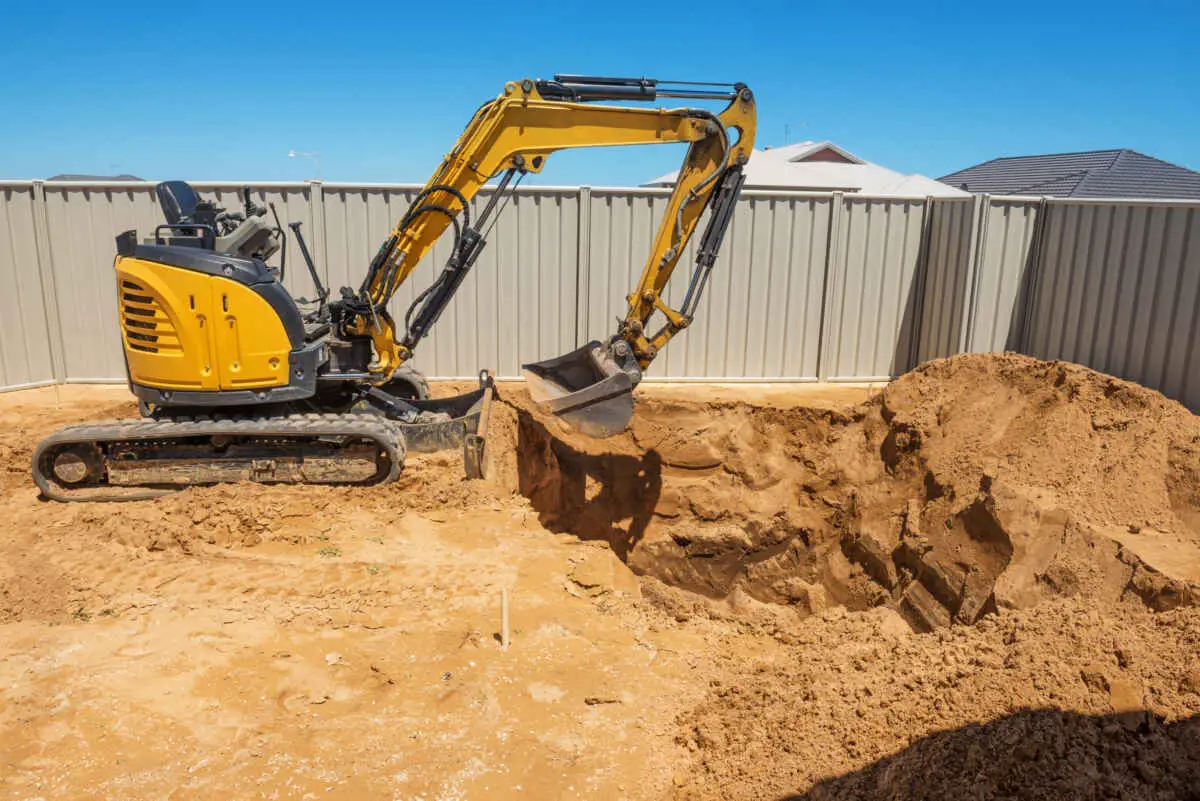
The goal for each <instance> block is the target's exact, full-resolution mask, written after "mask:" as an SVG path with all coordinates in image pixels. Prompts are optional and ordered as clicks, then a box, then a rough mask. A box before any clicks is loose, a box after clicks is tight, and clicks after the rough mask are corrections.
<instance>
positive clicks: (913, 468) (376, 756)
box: [0, 357, 1200, 799]
mask: <svg viewBox="0 0 1200 801" xmlns="http://www.w3.org/2000/svg"><path fill="white" fill-rule="evenodd" d="M952 362H954V363H953V364H950V365H949V366H945V365H946V363H940V364H941V365H942V366H937V365H935V366H934V367H933V368H931V369H929V370H925V371H923V372H919V373H918V374H914V375H913V376H909V377H906V378H905V379H902V380H901V381H899V382H897V383H896V384H893V385H892V386H891V387H888V389H887V390H886V391H883V390H881V388H880V387H877V386H876V387H867V386H834V387H828V386H824V387H822V386H815V385H786V386H781V385H775V386H772V387H769V388H761V387H747V386H741V385H733V386H719V387H712V386H696V385H655V384H645V385H643V386H642V387H641V388H639V409H638V416H637V417H636V418H635V423H634V426H633V427H632V429H631V431H630V433H629V434H628V435H624V436H623V437H620V438H617V439H614V440H610V441H606V442H605V443H600V444H598V443H595V442H586V441H582V440H579V439H578V438H573V437H572V436H570V435H569V434H567V433H566V432H563V431H560V430H558V429H557V428H556V424H555V423H554V422H553V421H547V420H544V419H541V418H540V417H539V416H538V415H536V413H534V412H532V411H531V409H530V408H529V405H528V403H527V400H526V399H525V398H523V393H522V392H521V390H520V387H519V385H509V384H502V385H501V394H502V396H503V397H504V398H505V402H504V403H502V404H499V405H498V412H497V420H496V426H495V434H494V437H493V443H492V447H493V452H492V457H493V465H492V473H491V475H492V480H491V481H487V482H468V481H465V480H463V479H462V478H461V460H460V459H459V458H458V457H457V456H456V455H453V454H439V455H433V456H418V457H411V458H410V461H409V464H408V465H407V467H406V470H405V473H404V475H403V477H402V479H401V480H400V482H398V483H397V484H395V485H391V486H388V487H383V488H374V489H349V488H337V487H304V488H300V487H261V486H221V487H211V488H196V489H191V490H187V491H185V492H182V493H179V494H177V495H175V496H172V497H169V498H164V499H159V500H156V501H149V502H141V503H133V504H67V505H63V504H54V503H47V502H45V501H42V500H39V499H38V497H37V493H36V490H35V488H34V487H33V486H32V483H31V481H30V480H29V478H28V475H27V470H28V457H29V453H30V452H31V450H32V447H33V445H34V444H35V443H36V442H37V440H38V439H39V438H40V437H42V436H44V435H45V434H47V433H49V432H50V431H52V430H54V429H56V428H57V427H59V426H61V425H65V424H68V423H71V422H77V421H80V420H85V419H104V418H111V417H121V416H127V415H130V414H132V413H133V412H134V409H133V404H132V402H131V401H130V400H129V398H128V396H127V395H126V394H125V392H124V390H123V389H121V388H112V387H86V386H68V387H62V388H59V389H58V390H55V389H53V388H43V389H36V390H28V391H23V392H19V393H9V394H4V395H0V424H2V425H3V432H4V433H3V434H2V435H0V493H2V497H0V519H2V520H3V521H4V524H3V526H2V527H0V632H2V636H0V697H2V698H3V702H4V703H3V705H2V706H0V797H11V798H75V797H104V798H147V797H170V798H231V797H249V798H257V797H262V798H403V799H409V798H412V799H455V798H493V797H494V798H509V797H518V796H520V797H531V798H630V799H660V798H672V797H674V798H697V799H699V798H747V799H749V798H786V797H811V798H880V797H884V798H916V797H930V798H962V797H967V798H992V797H1008V798H1099V797H1117V798H1126V797H1128V798H1142V797H1144V798H1189V797H1198V794H1200V730H1198V728H1200V727H1198V726H1197V720H1200V718H1198V717H1197V716H1200V667H1198V665H1200V609H1198V608H1197V606H1196V597H1197V595H1196V594H1197V588H1198V587H1200V560H1197V559H1196V558H1195V556H1196V554H1197V553H1200V548H1198V546H1197V543H1198V542H1200V423H1198V418H1196V417H1195V416H1193V415H1190V414H1189V413H1187V412H1186V411H1184V410H1182V409H1181V408H1180V407H1178V406H1177V405H1175V404H1171V403H1169V402H1166V401H1164V400H1163V399H1162V398H1161V396H1157V395H1156V394H1154V393H1150V392H1149V391H1147V390H1144V389H1141V388H1138V387H1134V386H1133V385H1127V384H1125V383H1124V382H1115V381H1114V380H1112V379H1107V378H1105V377H1100V376H1097V375H1096V374H1092V373H1089V372H1087V371H1081V370H1079V369H1078V368H1060V367H1058V366H1056V365H1044V364H1043V363H1036V362H1032V360H1019V359H1016V358H1015V357H1003V358H990V359H982V358H974V359H973V360H972V359H970V358H968V359H965V360H958V361H954V360H952ZM448 389H449V388H448V387H439V390H441V391H446V390H448ZM631 568H632V569H631ZM505 592H507V594H508V596H509V599H510V604H511V618H512V619H511V637H512V642H511V645H510V647H509V648H508V649H507V650H505V649H503V648H502V646H501V644H500V642H499V632H500V620H501V597H502V594H503V593H505ZM1064 765H1070V766H1071V769H1070V770H1064V768H1063V766H1064ZM1189 793H1190V795H1189Z"/></svg>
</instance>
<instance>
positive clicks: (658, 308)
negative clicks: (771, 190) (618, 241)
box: [342, 75, 756, 436]
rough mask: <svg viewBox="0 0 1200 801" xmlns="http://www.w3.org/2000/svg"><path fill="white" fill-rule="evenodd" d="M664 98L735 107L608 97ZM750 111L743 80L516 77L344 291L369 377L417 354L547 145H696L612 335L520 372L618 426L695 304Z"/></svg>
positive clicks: (576, 410)
mask: <svg viewBox="0 0 1200 801" xmlns="http://www.w3.org/2000/svg"><path fill="white" fill-rule="evenodd" d="M701 87H702V88H701ZM662 97H672V98H686V99H704V100H725V101H727V106H726V107H725V109H724V110H722V111H721V112H719V113H714V112H711V111H708V110H706V109H702V108H689V107H682V108H670V109H667V108H646V107H639V106H618V105H604V104H601V103H600V102H599V101H642V102H648V101H654V100H656V99H658V98H662ZM755 114H756V112H755V104H754V96H753V94H752V93H751V91H750V90H749V89H748V88H746V87H745V86H744V85H741V84H694V83H683V84H679V83H675V84H667V83H665V82H660V81H656V80H653V79H646V78H608V77H595V76H571V75H559V76H555V80H553V81H533V80H528V79H527V80H524V81H520V82H512V83H509V84H507V85H506V86H505V88H504V92H503V93H502V94H501V95H500V96H499V97H497V98H496V99H495V100H492V101H490V102H488V103H485V104H484V105H483V106H481V107H480V108H479V109H478V110H477V111H476V113H475V115H474V116H473V117H472V118H471V121H470V122H469V123H468V124H467V127H466V129H465V130H464V131H463V133H462V135H461V136H460V137H459V140H458V142H457V143H456V144H455V146H454V148H453V149H452V150H451V151H450V153H449V154H448V155H447V156H446V158H445V159H444V160H443V161H442V163H441V165H440V166H439V167H438V169H437V170H436V171H435V173H434V175H433V177H432V178H430V180H429V182H428V183H427V184H426V185H425V187H424V188H423V189H422V190H421V191H420V192H419V193H418V194H417V196H416V198H415V199H414V201H413V203H412V204H411V206H410V207H409V209H408V210H407V212H406V213H405V214H404V217H403V218H402V219H401V220H400V221H399V223H397V225H396V227H395V228H394V229H393V230H392V232H391V234H390V235H389V237H388V239H387V241H385V242H384V244H383V246H382V247H381V248H380V250H379V252H378V253H377V254H376V256H375V258H374V260H373V261H372V263H371V266H370V269H369V271H368V274H367V277H366V279H365V280H364V282H363V284H362V286H361V288H360V289H359V291H358V293H357V295H355V294H354V293H351V292H348V291H346V290H343V301H342V304H343V308H344V310H345V311H344V312H343V316H342V326H343V331H344V333H345V334H347V335H350V336H369V337H370V338H371V340H372V342H373V344H374V349H375V353H376V362H375V364H374V365H373V366H372V373H374V374H375V376H376V377H377V378H378V381H379V382H380V383H382V382H384V381H386V380H387V379H388V378H389V377H390V376H391V375H392V374H393V373H394V371H395V370H396V368H397V367H399V366H400V365H401V364H403V363H404V362H405V361H407V360H408V359H409V358H411V357H412V354H413V350H414V349H415V347H416V346H417V344H418V343H419V342H420V341H421V339H422V338H423V337H424V336H425V335H426V334H427V333H428V332H429V330H430V328H431V327H432V326H433V324H434V323H435V322H436V321H437V319H438V317H439V316H440V315H441V313H442V311H443V310H444V309H445V308H446V306H447V305H448V304H449V302H450V300H451V298H452V297H453V296H454V293H455V291H456V290H457V289H458V287H459V286H460V285H461V284H462V282H463V280H464V279H465V278H466V276H467V274H468V272H469V271H470V269H471V267H472V265H473V264H474V262H475V260H476V259H477V258H478V257H479V254H480V252H481V250H482V248H483V246H484V244H485V241H486V236H487V233H488V230H489V228H490V225H491V224H492V223H493V222H494V216H495V215H496V214H498V213H499V211H500V209H501V208H502V206H503V204H504V203H505V202H506V200H507V198H508V197H509V196H510V193H511V191H512V190H513V189H515V187H516V184H517V183H519V181H520V179H521V178H522V177H523V176H524V175H526V174H528V173H539V172H541V171H542V169H543V168H544V166H545V163H546V159H547V158H548V157H549V156H550V155H551V154H552V153H554V152H555V151H558V150H564V149H567V148H577V147H599V146H610V145H648V144H668V143H676V142H678V143H688V150H687V155H686V156H685V158H684V162H683V165H682V167H681V168H680V170H679V173H678V176H677V178H676V181H675V187H674V190H673V192H672V194H671V197H670V199H669V201H668V203H667V208H666V211H665V213H664V215H663V219H662V220H661V221H660V223H659V227H658V230H657V233H656V235H655V237H654V242H653V246H652V248H651V251H650V254H649V255H648V257H647V259H646V262H645V265H644V267H643V269H642V273H641V278H640V280H639V281H638V285H637V286H636V287H634V288H633V289H632V291H631V292H630V294H629V295H628V296H627V300H628V311H627V313H626V315H625V318H624V319H623V320H622V321H621V322H620V323H619V325H618V329H617V331H616V332H615V333H614V334H613V335H612V336H611V337H610V338H609V339H608V340H607V341H606V342H592V343H589V344H587V345H585V346H583V347H582V348H580V349H578V350H576V351H573V352H572V353H569V354H566V355H564V356H561V357H558V358H555V359H550V360H547V361H543V362H538V363H534V364H529V365H526V369H525V374H526V378H527V379H528V381H529V386H530V392H531V394H532V395H533V397H534V399H535V400H536V401H538V402H539V403H540V404H541V405H542V407H543V409H545V410H546V411H548V412H550V413H552V414H556V415H559V416H561V417H562V418H563V419H564V420H566V421H567V422H568V423H570V424H572V425H574V426H576V427H577V428H580V429H581V430H583V431H584V432H585V433H589V434H591V435H593V436H608V435H611V434H613V433H616V432H617V431H620V430H621V429H623V428H624V427H625V424H626V423H627V422H628V420H629V417H630V415H631V414H632V410H633V401H632V396H631V394H630V393H631V391H632V389H633V387H634V386H635V385H636V384H637V383H638V381H640V380H641V377H642V372H643V371H644V370H645V369H646V368H647V367H649V365H650V363H651V362H652V361H653V360H654V358H655V356H656V355H657V354H658V352H659V351H660V350H661V349H662V348H663V347H664V346H665V345H666V344H667V342H669V341H670V339H671V338H672V337H673V336H674V335H675V334H676V333H678V332H679V331H682V330H683V329H684V328H686V327H687V326H688V324H689V323H690V322H691V320H692V317H693V315H694V313H695V310H696V308H697V305H698V303H699V300H700V297H701V294H702V292H703V290H704V287H705V285H706V282H707V280H708V276H709V273H710V271H711V270H712V267H713V264H714V262H715V260H716V255H717V251H718V249H719V247H720V245H721V242H722V239H723V237H724V235H725V232H726V230H727V229H728V226H729V221H730V219H731V217H732V214H733V208H734V205H735V203H736V200H737V197H738V193H739V192H740V190H741V187H742V183H743V181H744V178H743V175H742V167H743V166H744V165H745V164H746V162H747V160H748V159H749V157H750V153H751V149H752V147H753V144H754V134H755V122H756V116H755ZM497 178H498V179H499V182H498V184H497V186H496V188H495V191H494V192H493V193H492V195H491V198H490V199H489V201H488V203H487V204H486V206H485V207H484V209H483V210H482V212H481V213H479V214H478V215H477V216H476V215H472V208H471V201H472V199H473V198H474V197H475V196H476V194H477V193H478V192H479V191H480V189H482V188H483V187H484V186H485V185H486V184H487V183H488V182H489V181H492V180H493V179H497ZM706 209H709V210H710V212H711V213H710V215H709V221H708V226H707V229H706V230H705V232H704V235H703V238H702V240H701V242H700V248H699V253H698V256H697V261H696V264H695V266H694V268H693V271H692V275H691V279H690V282H689V284H688V290H687V293H686V296H685V299H684V301H683V303H682V304H681V306H680V308H678V309H673V308H671V307H670V306H668V305H667V304H666V302H665V301H664V299H663V292H664V290H665V287H666V284H667V282H668V281H669V280H670V278H671V275H672V273H673V271H674V269H675V266H676V264H677V263H678V261H679V258H680V257H681V255H682V254H683V251H684V249H685V248H686V246H687V244H688V241H689V240H690V238H691V236H692V234H693V232H694V231H695V228H696V225H697V223H698V222H699V220H700V217H701V215H702V214H703V212H704V211H705V210H706ZM447 228H453V231H454V245H453V248H452V253H451V256H450V258H449V260H448V261H447V263H446V265H445V267H444V269H443V270H442V271H441V273H440V274H439V275H438V277H437V278H436V279H435V281H434V283H433V284H432V285H431V286H430V287H429V288H427V289H426V290H425V291H423V292H422V293H421V294H419V295H418V296H417V298H416V300H415V301H414V302H413V304H412V305H411V306H410V307H409V309H408V311H407V313H406V314H405V316H404V319H403V320H402V321H401V322H402V324H401V325H399V326H398V325H397V324H396V322H395V321H394V320H393V319H392V317H391V315H390V313H389V312H388V309H387V305H388V301H389V300H391V298H392V296H393V295H394V294H395V293H396V291H397V290H398V289H399V288H400V287H401V286H402V285H403V284H404V282H405V281H406V280H407V279H408V278H409V277H410V276H411V275H412V273H413V271H414V270H415V269H416V267H417V265H418V264H419V263H420V261H421V259H422V258H423V257H424V256H425V255H426V254H427V253H428V252H429V250H430V249H431V248H432V247H433V244H434V243H435V242H436V241H437V240H438V239H439V238H440V237H441V236H442V235H443V234H444V232H445V231H446V229H447ZM656 312H658V313H660V314H661V315H662V317H663V319H664V322H663V324H662V325H661V326H660V327H659V328H658V329H657V330H653V331H651V330H650V329H649V327H648V326H649V324H650V318H651V317H652V316H653V315H654V314H655V313H656Z"/></svg>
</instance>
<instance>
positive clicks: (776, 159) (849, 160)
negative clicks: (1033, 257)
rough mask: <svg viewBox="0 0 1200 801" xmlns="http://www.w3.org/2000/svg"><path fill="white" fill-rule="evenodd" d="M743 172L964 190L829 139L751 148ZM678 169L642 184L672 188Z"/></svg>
mask: <svg viewBox="0 0 1200 801" xmlns="http://www.w3.org/2000/svg"><path fill="white" fill-rule="evenodd" d="M745 172H746V188H747V189H790V190H796V191H809V192H856V193H859V194H864V195H892V196H895V197H926V196H929V195H934V196H938V197H963V196H966V195H969V194H970V193H969V192H964V191H963V190H961V189H956V188H955V187H953V186H950V185H948V184H943V183H941V182H939V181H935V180H934V179H932V178H927V177H925V176H924V175H917V174H912V175H905V174H904V173H900V172H896V171H895V170H889V169H888V168H887V167H881V166H879V165H878V164H872V163H871V162H869V161H864V160H863V159H861V158H859V157H858V156H856V155H854V154H853V153H850V152H849V151H847V150H845V149H843V148H841V147H838V146H837V145H835V144H834V143H833V142H830V141H823V142H797V143H796V144H792V145H784V146H783V147H768V148H766V149H764V150H757V149H755V150H754V151H753V153H752V154H751V155H750V161H749V163H747V164H746V170H745ZM678 173H679V171H678V170H675V171H673V172H669V173H667V174H666V175H661V176H659V177H658V178H655V179H654V180H652V181H649V182H647V183H645V184H642V186H672V185H674V183H675V176H676V175H677V174H678Z"/></svg>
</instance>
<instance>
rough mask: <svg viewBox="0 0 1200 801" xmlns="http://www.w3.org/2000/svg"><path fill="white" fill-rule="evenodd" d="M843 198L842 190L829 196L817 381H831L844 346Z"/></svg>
mask: <svg viewBox="0 0 1200 801" xmlns="http://www.w3.org/2000/svg"><path fill="white" fill-rule="evenodd" d="M843 197H844V196H843V195H842V193H841V192H834V193H833V194H832V195H831V196H830V199H829V247H828V248H826V250H825V283H824V289H825V292H824V297H823V299H822V301H821V335H820V337H819V338H818V340H817V380H818V381H828V380H829V373H830V371H831V369H832V364H833V361H834V360H835V359H836V358H837V349H838V348H839V347H840V346H841V335H840V328H841V324H842V313H841V298H842V273H843V272H845V267H846V265H845V261H844V259H843V258H842V256H843V253H842V225H843V224H844V223H843V220H842V216H843V214H842V212H843V209H844V206H845V203H844V202H843ZM835 310H836V311H835Z"/></svg>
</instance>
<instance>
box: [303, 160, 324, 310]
mask: <svg viewBox="0 0 1200 801" xmlns="http://www.w3.org/2000/svg"><path fill="white" fill-rule="evenodd" d="M305 183H306V184H308V214H309V216H310V217H311V218H312V238H313V247H312V250H313V258H314V259H316V261H317V264H318V265H319V266H320V271H321V280H322V281H324V282H325V286H329V251H328V245H327V243H328V241H329V237H327V236H326V235H325V233H326V231H325V185H324V183H322V181H321V179H320V178H312V179H310V180H307V181H305Z"/></svg>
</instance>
